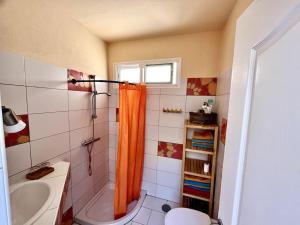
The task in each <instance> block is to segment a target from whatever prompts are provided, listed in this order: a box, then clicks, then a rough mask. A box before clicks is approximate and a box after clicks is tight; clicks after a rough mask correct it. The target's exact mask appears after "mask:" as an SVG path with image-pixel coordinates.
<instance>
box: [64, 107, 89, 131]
mask: <svg viewBox="0 0 300 225" xmlns="http://www.w3.org/2000/svg"><path fill="white" fill-rule="evenodd" d="M69 117H70V130H75V129H79V128H82V127H87V126H90V125H91V122H92V114H91V111H90V110H86V109H85V110H78V111H70V112H69Z"/></svg>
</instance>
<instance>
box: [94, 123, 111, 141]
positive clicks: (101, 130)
mask: <svg viewBox="0 0 300 225" xmlns="http://www.w3.org/2000/svg"><path fill="white" fill-rule="evenodd" d="M106 135H108V122H102V123H95V137H96V138H97V137H104V136H106Z"/></svg>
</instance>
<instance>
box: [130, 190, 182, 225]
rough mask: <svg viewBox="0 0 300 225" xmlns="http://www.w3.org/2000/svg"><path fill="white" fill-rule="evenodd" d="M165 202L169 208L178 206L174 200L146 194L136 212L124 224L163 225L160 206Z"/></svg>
mask: <svg viewBox="0 0 300 225" xmlns="http://www.w3.org/2000/svg"><path fill="white" fill-rule="evenodd" d="M166 203H167V204H169V205H170V206H171V208H176V207H178V204H177V203H175V202H170V201H167V200H164V199H161V198H156V197H152V196H149V195H147V197H146V199H145V201H144V203H143V206H142V208H141V209H140V211H139V212H138V214H137V215H136V216H135V217H134V218H133V220H132V221H131V222H129V223H127V224H126V225H141V224H142V225H164V224H165V223H164V220H165V213H164V212H163V211H162V209H161V207H162V205H163V204H166Z"/></svg>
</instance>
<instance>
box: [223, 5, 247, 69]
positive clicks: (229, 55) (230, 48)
mask: <svg viewBox="0 0 300 225" xmlns="http://www.w3.org/2000/svg"><path fill="white" fill-rule="evenodd" d="M252 1H253V0H238V1H237V3H236V5H235V6H234V8H233V10H232V12H231V14H230V16H229V18H228V20H227V22H226V24H225V27H224V29H223V31H222V40H221V49H220V61H219V70H218V72H219V73H220V74H222V73H225V72H226V71H228V70H230V69H231V67H232V62H233V52H234V41H235V28H236V21H237V19H238V18H239V16H240V15H241V14H242V13H243V12H244V10H245V9H246V8H247V7H248V6H249V5H250V4H251V2H252Z"/></svg>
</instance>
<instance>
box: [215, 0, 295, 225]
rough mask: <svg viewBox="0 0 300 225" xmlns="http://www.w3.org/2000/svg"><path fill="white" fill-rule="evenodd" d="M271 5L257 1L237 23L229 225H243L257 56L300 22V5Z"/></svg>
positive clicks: (225, 210)
mask: <svg viewBox="0 0 300 225" xmlns="http://www.w3.org/2000/svg"><path fill="white" fill-rule="evenodd" d="M271 3H272V0H256V1H254V2H253V3H252V4H251V5H250V7H249V8H248V9H247V10H246V11H245V12H244V13H243V15H242V16H241V17H240V18H239V20H238V22H237V29H236V40H235V51H234V62H233V70H232V71H233V72H232V83H231V93H230V102H229V112H228V121H229V122H228V130H227V138H226V139H227V140H226V146H225V154H224V167H223V168H224V170H223V179H222V186H221V197H220V211H219V217H220V218H221V219H222V220H223V222H224V224H226V225H238V224H239V208H240V200H241V196H242V193H243V181H244V169H245V164H246V161H247V158H246V155H247V154H246V153H247V139H248V129H249V121H250V112H251V105H252V96H253V91H254V88H255V82H254V81H255V74H256V73H255V72H256V62H257V56H258V54H259V53H260V52H262V51H264V50H265V49H267V48H268V47H270V46H271V45H272V44H273V43H275V42H276V41H277V40H278V39H280V38H281V37H282V36H283V35H284V34H285V32H286V31H288V30H289V29H290V28H291V27H292V26H293V25H294V24H296V22H299V21H300V3H299V1H295V0H278V1H276V3H275V6H274V3H273V5H272V7H270V5H271ZM266 17H268V18H267V19H266V21H263V22H261V21H260V20H261V18H266ZM254 24H256V26H253V25H254Z"/></svg>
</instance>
